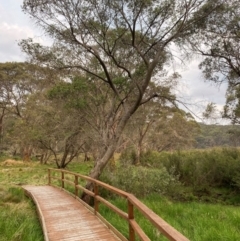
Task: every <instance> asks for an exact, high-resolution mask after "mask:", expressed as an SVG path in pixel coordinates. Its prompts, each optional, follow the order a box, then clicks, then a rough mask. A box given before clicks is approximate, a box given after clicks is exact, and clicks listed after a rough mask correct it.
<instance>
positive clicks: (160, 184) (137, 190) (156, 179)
mask: <svg viewBox="0 0 240 241" xmlns="http://www.w3.org/2000/svg"><path fill="white" fill-rule="evenodd" d="M101 180H102V181H104V182H107V183H109V184H110V185H112V186H115V187H118V188H119V189H122V190H124V191H126V192H130V193H133V194H134V195H136V196H138V197H144V196H146V195H148V194H150V193H159V194H164V193H166V192H171V190H173V189H174V187H175V186H176V185H179V182H178V181H177V178H176V177H174V176H173V175H171V174H169V172H168V171H167V170H166V168H165V167H162V168H161V169H153V168H147V167H142V166H132V165H120V166H119V167H117V168H116V169H115V170H114V171H109V170H107V169H106V170H105V172H104V173H103V175H102V176H101Z"/></svg>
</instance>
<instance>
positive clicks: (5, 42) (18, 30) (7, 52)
mask: <svg viewBox="0 0 240 241" xmlns="http://www.w3.org/2000/svg"><path fill="white" fill-rule="evenodd" d="M0 33H1V34H0V62H5V61H22V60H23V59H24V56H23V53H21V50H20V48H19V46H18V41H20V40H21V39H24V38H29V37H34V33H33V31H32V30H31V29H30V28H29V27H20V26H18V25H15V24H8V23H0Z"/></svg>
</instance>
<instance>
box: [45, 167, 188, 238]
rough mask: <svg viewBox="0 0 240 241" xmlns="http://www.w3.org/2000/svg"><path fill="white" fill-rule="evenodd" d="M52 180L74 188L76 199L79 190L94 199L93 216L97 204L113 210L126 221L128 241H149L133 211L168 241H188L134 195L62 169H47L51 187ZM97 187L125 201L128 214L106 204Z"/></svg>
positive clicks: (110, 204)
mask: <svg viewBox="0 0 240 241" xmlns="http://www.w3.org/2000/svg"><path fill="white" fill-rule="evenodd" d="M52 172H59V173H60V174H61V175H60V177H55V176H54V177H53V176H52V175H51V173H52ZM65 174H69V175H72V176H73V177H74V179H73V181H69V180H67V179H65V178H66V175H65ZM79 178H80V179H83V180H86V181H89V182H91V183H93V185H94V191H93V192H92V191H90V190H87V189H85V188H84V187H83V186H81V185H80V184H79ZM52 179H57V180H59V181H60V183H61V187H62V188H66V187H65V186H66V185H65V183H68V184H70V185H72V186H73V187H74V190H75V193H74V195H75V196H76V197H78V190H79V189H81V190H83V192H86V193H87V194H88V195H90V196H92V197H93V198H94V214H95V215H96V214H98V213H99V205H98V204H99V202H101V203H103V204H104V205H105V206H107V207H108V208H110V209H111V210H113V211H114V212H115V213H116V214H118V215H119V216H120V217H122V218H123V219H125V220H127V221H128V225H129V239H128V240H129V241H135V236H136V235H137V236H138V237H139V238H140V240H142V241H149V240H150V239H149V237H148V236H147V235H146V234H145V233H144V231H143V230H142V229H141V227H140V226H139V224H138V223H137V222H136V220H135V219H134V209H137V210H138V211H139V212H140V213H141V214H142V215H143V216H144V217H145V218H146V219H147V220H149V221H150V222H151V223H152V225H153V226H155V228H156V229H157V230H158V231H159V232H161V233H162V234H163V235H164V236H165V237H167V239H168V240H170V241H189V239H187V238H186V237H185V236H183V235H182V234H181V233H179V232H178V231H177V230H176V229H174V228H173V227H172V226H171V225H169V224H168V223H167V222H166V221H164V220H163V219H162V218H160V217H159V216H158V215H157V214H156V213H154V212H153V211H152V210H151V209H149V208H148V207H147V206H146V205H144V204H143V203H142V202H141V201H140V200H138V199H137V198H136V197H135V196H134V195H132V194H130V193H127V192H124V191H122V190H120V189H118V188H116V187H113V186H111V185H109V184H106V183H104V182H101V181H99V180H96V179H93V178H91V177H88V176H85V175H81V174H78V173H74V172H70V171H66V170H63V169H53V168H49V169H48V184H49V185H53V182H52ZM99 187H102V188H104V189H107V190H108V191H110V192H112V193H115V194H117V195H119V196H120V197H123V198H125V199H126V200H127V203H128V204H127V205H128V206H127V210H128V213H125V212H123V211H122V210H120V209H119V208H118V207H116V206H114V205H113V204H112V203H110V202H108V201H107V200H106V199H104V198H103V197H101V196H100V193H99Z"/></svg>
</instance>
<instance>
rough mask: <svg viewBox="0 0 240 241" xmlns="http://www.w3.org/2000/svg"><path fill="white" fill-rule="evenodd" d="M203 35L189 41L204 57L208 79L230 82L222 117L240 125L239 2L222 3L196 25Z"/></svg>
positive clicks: (224, 1)
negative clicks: (216, 9)
mask: <svg viewBox="0 0 240 241" xmlns="http://www.w3.org/2000/svg"><path fill="white" fill-rule="evenodd" d="M196 27H199V28H200V29H202V30H201V31H200V33H201V34H199V33H197V36H196V35H192V36H191V37H190V38H189V39H188V40H189V43H190V44H191V47H192V49H193V50H194V51H196V52H197V53H198V54H200V55H202V56H203V57H204V60H203V61H202V63H201V64H200V68H201V69H202V71H203V74H204V76H205V78H206V79H207V80H210V81H213V82H215V83H219V84H221V83H222V82H223V81H227V82H228V90H227V93H226V97H227V98H226V105H225V107H224V113H223V116H224V117H226V118H229V119H231V120H232V122H233V123H240V107H239V105H240V98H239V96H240V89H239V88H240V87H239V86H240V4H239V1H238V0H228V1H226V0H222V6H221V8H219V9H218V11H214V12H212V13H211V14H210V15H209V16H208V17H206V18H205V19H204V21H203V22H202V23H201V24H200V25H198V26H196Z"/></svg>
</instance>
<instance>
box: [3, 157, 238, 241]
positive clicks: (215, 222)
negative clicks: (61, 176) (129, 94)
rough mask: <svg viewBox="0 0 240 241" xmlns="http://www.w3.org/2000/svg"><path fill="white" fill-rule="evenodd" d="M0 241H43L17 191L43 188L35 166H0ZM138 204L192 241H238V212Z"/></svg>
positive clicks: (148, 200)
mask: <svg viewBox="0 0 240 241" xmlns="http://www.w3.org/2000/svg"><path fill="white" fill-rule="evenodd" d="M0 163H1V165H0V234H1V235H0V241H43V235H42V231H41V227H40V223H39V221H38V218H37V214H36V211H35V207H34V204H33V203H32V202H31V200H29V199H28V198H27V197H25V196H24V193H23V191H22V189H21V185H26V184H34V185H40V184H46V183H47V168H48V167H55V166H54V164H52V165H39V164H38V163H36V162H31V163H29V164H24V163H22V162H20V161H18V162H16V163H14V164H12V165H6V164H5V165H3V162H0ZM91 167H92V164H91V163H87V164H85V163H72V164H71V165H70V166H69V167H68V169H69V170H71V171H76V172H79V173H83V174H87V173H88V171H89V169H90V168H91ZM142 201H143V202H144V203H145V204H146V205H147V206H149V207H150V208H151V209H153V210H154V211H155V212H156V213H157V214H159V215H160V216H161V217H162V218H163V219H165V220H166V221H167V222H169V223H170V224H171V225H172V226H174V227H175V228H176V229H177V230H179V231H180V232H181V233H183V234H184V235H185V236H187V237H188V238H189V239H190V240H192V241H239V240H240V208H239V207H235V206H228V205H220V204H206V203H200V202H185V203H180V202H173V201H170V200H169V199H167V198H165V197H163V196H161V195H157V194H152V195H149V196H147V197H145V198H144V199H142ZM111 202H113V203H115V204H116V205H117V206H119V207H122V208H123V209H124V207H123V206H125V203H123V201H122V200H120V199H112V200H111ZM100 210H101V213H102V214H103V215H104V216H105V217H106V218H107V219H108V220H110V222H111V223H113V224H114V226H116V227H117V228H118V229H119V230H121V231H122V232H123V233H124V234H127V229H128V226H127V224H126V223H125V222H124V221H123V220H121V219H120V218H118V217H116V215H114V214H112V212H110V211H109V210H107V209H106V208H104V207H103V206H101V208H100ZM136 219H137V220H138V222H139V223H140V224H141V226H142V227H143V229H144V230H145V231H146V233H147V234H148V235H149V237H150V238H151V240H154V241H158V240H161V241H162V240H166V239H164V238H162V236H161V234H159V233H158V232H157V231H156V230H154V229H152V227H151V225H150V224H149V223H146V221H145V219H143V217H141V216H140V215H139V214H137V215H136Z"/></svg>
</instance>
